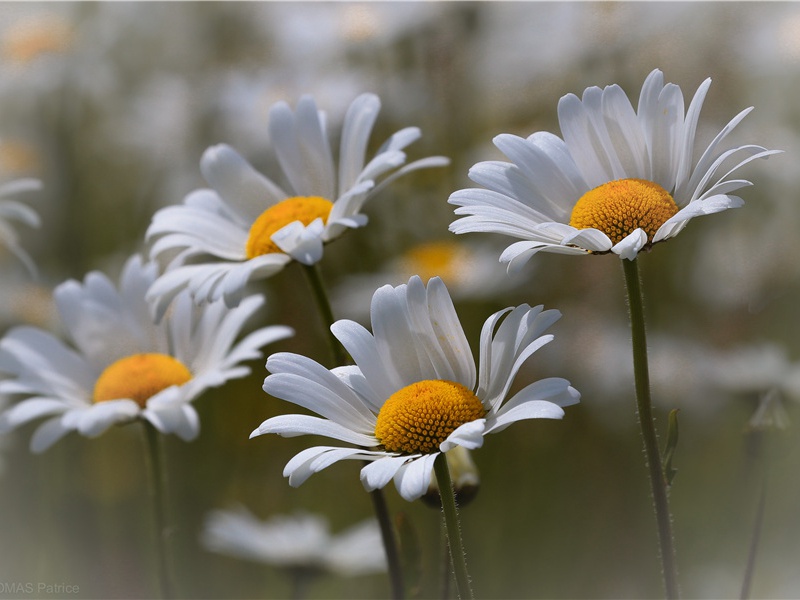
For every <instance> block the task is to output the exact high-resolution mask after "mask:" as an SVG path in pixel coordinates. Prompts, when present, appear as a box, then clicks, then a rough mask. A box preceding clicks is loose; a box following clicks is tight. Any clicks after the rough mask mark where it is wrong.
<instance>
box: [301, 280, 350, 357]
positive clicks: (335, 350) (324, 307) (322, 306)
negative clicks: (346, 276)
mask: <svg viewBox="0 0 800 600" xmlns="http://www.w3.org/2000/svg"><path fill="white" fill-rule="evenodd" d="M303 271H304V272H305V274H306V278H307V279H308V283H309V285H310V286H311V292H312V294H313V296H314V302H316V304H317V309H318V310H319V313H320V316H321V317H322V321H323V323H324V324H325V329H326V331H327V339H328V346H329V348H330V351H331V358H332V359H333V364H334V365H335V366H341V365H344V364H347V362H348V356H347V352H346V351H345V349H344V348H343V347H342V345H341V344H340V343H339V340H337V339H336V336H334V335H333V332H332V331H331V327H330V326H331V325H332V324H333V309H331V303H330V301H329V300H328V294H327V293H326V291H325V284H324V283H323V282H322V275H321V274H320V272H319V268H318V267H317V265H303Z"/></svg>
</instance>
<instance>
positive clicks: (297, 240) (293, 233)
mask: <svg viewBox="0 0 800 600" xmlns="http://www.w3.org/2000/svg"><path fill="white" fill-rule="evenodd" d="M324 229H325V226H324V224H323V222H322V219H321V218H317V219H314V221H312V222H311V223H309V224H308V225H303V223H301V222H300V221H294V222H292V223H289V224H288V225H286V226H284V227H282V228H280V229H279V230H278V231H276V232H275V233H273V234H272V236H270V239H271V240H272V241H273V242H275V245H277V246H278V248H280V249H281V250H282V251H283V252H285V253H286V254H288V255H289V256H291V257H292V258H293V259H294V260H296V261H298V262H300V263H303V264H304V265H314V264H316V263H318V262H319V261H320V260H322V234H323V231H324Z"/></svg>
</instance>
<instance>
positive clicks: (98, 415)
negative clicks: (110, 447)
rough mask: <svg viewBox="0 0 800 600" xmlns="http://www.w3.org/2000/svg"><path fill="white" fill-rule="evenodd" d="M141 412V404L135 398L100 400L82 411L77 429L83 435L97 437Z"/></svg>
mask: <svg viewBox="0 0 800 600" xmlns="http://www.w3.org/2000/svg"><path fill="white" fill-rule="evenodd" d="M139 412H140V408H139V405H138V404H137V403H136V402H134V401H133V400H109V401H107V402H98V403H97V404H93V405H92V406H91V407H88V408H87V409H86V410H84V411H83V412H82V413H81V415H80V418H79V419H78V422H77V430H78V431H79V432H80V433H81V435H85V436H87V437H96V436H98V435H100V434H101V433H103V432H104V431H105V430H106V429H108V428H109V427H111V426H112V425H114V424H116V423H123V422H126V421H131V420H133V419H135V418H136V416H137V415H138V414H139Z"/></svg>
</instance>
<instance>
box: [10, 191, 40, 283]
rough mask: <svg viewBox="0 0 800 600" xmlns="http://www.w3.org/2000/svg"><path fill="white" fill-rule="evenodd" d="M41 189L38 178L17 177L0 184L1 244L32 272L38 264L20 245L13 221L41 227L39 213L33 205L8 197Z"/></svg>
mask: <svg viewBox="0 0 800 600" xmlns="http://www.w3.org/2000/svg"><path fill="white" fill-rule="evenodd" d="M40 189H42V184H41V182H40V181H38V180H36V179H17V180H14V181H9V182H8V183H5V184H3V185H0V246H5V247H6V248H8V250H9V251H10V252H11V253H12V254H14V256H16V257H17V258H18V259H19V260H20V261H21V262H22V264H24V265H25V268H26V269H28V271H29V272H30V273H35V272H36V266H35V265H34V264H33V260H31V257H30V256H29V255H28V253H27V252H25V251H24V250H23V249H22V247H21V246H20V245H19V236H18V235H17V232H16V231H15V230H14V228H13V226H12V225H11V222H12V221H18V222H20V223H23V224H25V225H28V226H29V227H39V215H38V214H36V212H35V211H34V210H33V209H32V208H31V207H29V206H27V205H25V204H22V203H21V202H18V201H16V200H8V199H7V198H8V196H15V195H17V194H20V193H23V192H30V191H35V190H40Z"/></svg>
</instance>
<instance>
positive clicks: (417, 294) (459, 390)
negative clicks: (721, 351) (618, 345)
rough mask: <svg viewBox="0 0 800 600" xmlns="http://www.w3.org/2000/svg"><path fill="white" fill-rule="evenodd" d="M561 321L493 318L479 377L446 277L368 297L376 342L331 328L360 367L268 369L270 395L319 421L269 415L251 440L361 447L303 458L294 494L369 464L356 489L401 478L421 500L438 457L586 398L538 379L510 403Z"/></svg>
mask: <svg viewBox="0 0 800 600" xmlns="http://www.w3.org/2000/svg"><path fill="white" fill-rule="evenodd" d="M504 315H505V319H502V317H503V316H504ZM560 316H561V314H560V313H559V312H558V311H556V310H542V307H541V306H537V307H535V308H531V307H530V306H528V305H522V306H518V307H516V308H513V309H511V308H507V309H505V310H501V311H499V312H497V313H495V314H494V315H492V316H491V317H489V319H487V321H486V323H485V324H484V326H483V331H482V333H481V345H480V353H481V361H480V362H481V364H480V370H479V371H477V372H476V367H475V361H474V359H473V356H472V351H471V349H470V347H469V344H468V343H467V340H466V337H465V335H464V331H463V329H462V328H461V324H460V322H459V320H458V316H457V315H456V312H455V308H454V307H453V302H452V300H451V299H450V295H449V294H448V292H447V288H446V287H445V285H444V283H442V280H441V279H439V278H434V279H431V280H430V282H429V283H428V286H427V288H426V287H425V285H424V284H423V283H422V280H421V279H420V278H419V277H417V276H414V277H412V278H411V279H410V280H409V282H408V284H407V285H400V286H397V287H395V288H393V287H392V286H388V285H387V286H384V287H382V288H380V289H379V290H377V291H376V292H375V295H374V296H373V298H372V310H371V319H372V330H373V333H372V334H370V333H369V332H368V331H367V330H366V329H365V328H364V327H362V326H361V325H359V324H358V323H355V322H353V321H348V320H340V321H337V322H336V323H334V324H333V325H332V326H331V330H332V331H333V333H334V335H335V336H336V337H337V338H338V339H339V341H340V342H341V343H342V345H343V346H344V347H345V349H346V350H347V352H348V353H349V354H350V356H352V357H353V360H354V361H355V363H356V364H355V365H354V366H345V367H338V368H336V369H333V370H332V371H329V370H328V369H326V368H325V367H323V366H322V365H320V364H318V363H316V362H314V361H313V360H311V359H309V358H306V357H304V356H299V355H296V354H289V353H278V354H273V355H272V356H270V357H269V359H268V360H267V369H268V370H269V371H270V373H271V374H270V375H269V376H268V377H267V378H266V379H265V380H264V391H266V392H267V393H269V394H271V395H273V396H276V397H278V398H282V399H284V400H288V401H290V402H293V403H295V404H297V405H299V406H302V407H304V408H307V409H310V410H312V411H314V412H316V413H318V414H320V415H322V417H324V418H318V417H314V416H308V415H283V416H277V417H273V418H271V419H267V420H266V421H264V423H262V424H261V426H260V427H259V428H258V429H256V430H255V431H254V432H253V433H252V434H251V437H255V436H257V435H262V434H265V433H277V434H279V435H283V436H286V437H292V436H297V435H303V434H316V435H323V436H326V437H331V438H335V439H338V440H341V441H344V442H349V443H351V444H355V445H356V446H359V447H358V448H340V447H330V446H320V447H314V448H309V449H306V450H304V451H302V452H300V453H299V454H298V455H297V456H295V457H294V458H293V459H292V460H290V461H289V463H288V464H287V465H286V468H285V469H284V475H285V476H287V477H288V478H289V484H290V485H292V486H298V485H300V484H301V483H303V482H304V481H305V480H306V479H308V477H310V476H311V474H312V473H315V472H317V471H320V470H322V469H324V468H325V467H327V466H329V465H331V464H332V463H334V462H336V461H339V460H344V459H359V460H366V461H370V464H369V465H367V466H366V467H364V468H363V469H362V470H361V481H362V483H363V484H364V487H365V488H366V489H367V490H368V491H372V490H374V489H377V488H382V487H384V486H385V485H386V484H387V483H389V481H390V480H392V479H394V480H395V485H396V486H397V489H398V491H399V492H400V494H401V495H402V496H403V497H404V498H406V499H407V500H414V499H416V498H419V497H420V496H422V495H423V494H424V493H425V491H426V490H427V489H428V484H429V483H430V479H431V471H432V469H433V462H434V460H435V459H436V457H437V456H438V455H439V454H440V453H441V452H447V451H448V450H450V449H452V448H454V447H455V446H463V447H465V448H467V449H474V448H478V447H480V446H481V445H483V436H484V435H485V434H488V433H496V432H498V431H501V430H503V429H505V428H506V427H508V426H509V425H510V424H511V423H513V422H515V421H518V420H521V419H532V418H549V419H560V418H561V417H562V416H563V415H564V411H563V410H562V408H561V407H562V406H566V405H569V404H574V403H576V402H577V401H578V398H579V397H580V394H578V392H577V391H576V390H574V389H573V388H572V387H570V385H569V382H567V381H566V380H564V379H557V378H550V379H543V380H541V381H537V382H536V383H533V384H531V385H529V386H527V387H525V388H524V389H522V390H520V391H519V392H518V393H517V394H515V395H514V396H513V397H512V398H511V399H509V400H508V401H506V398H507V396H508V391H509V388H510V387H511V384H512V382H513V380H514V377H515V376H516V374H517V371H518V370H519V368H520V367H521V366H522V363H523V362H524V361H525V360H526V359H527V358H529V357H530V356H531V354H533V352H535V351H536V350H537V349H538V348H540V347H541V346H543V345H544V344H546V343H548V342H549V341H550V340H552V339H553V336H552V335H542V334H543V332H544V331H545V330H546V329H547V328H548V327H549V326H550V325H551V324H552V323H554V322H555V321H556V320H558V319H559V318H560ZM501 319H502V322H500V321H501ZM498 323H499V326H498ZM495 330H496V331H495Z"/></svg>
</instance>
